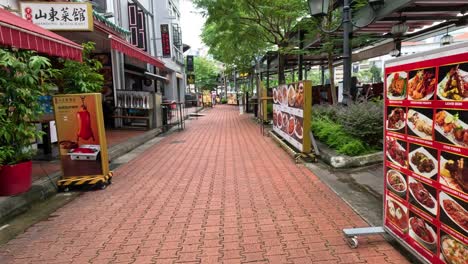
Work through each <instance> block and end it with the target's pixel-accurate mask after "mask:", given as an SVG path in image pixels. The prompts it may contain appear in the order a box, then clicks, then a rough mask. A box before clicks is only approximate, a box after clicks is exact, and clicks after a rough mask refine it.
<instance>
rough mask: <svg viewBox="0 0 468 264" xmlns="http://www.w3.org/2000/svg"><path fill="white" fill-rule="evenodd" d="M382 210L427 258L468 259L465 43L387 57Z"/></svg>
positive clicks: (392, 227) (392, 229) (390, 227)
mask: <svg viewBox="0 0 468 264" xmlns="http://www.w3.org/2000/svg"><path fill="white" fill-rule="evenodd" d="M385 78H386V82H385V91H384V96H385V136H384V141H385V148H384V151H385V174H384V175H385V192H384V193H385V198H384V206H385V210H384V212H385V215H384V226H385V228H386V230H387V231H389V233H391V234H392V235H393V236H395V237H397V238H399V239H398V240H399V241H400V242H401V243H403V244H404V245H405V246H406V247H407V248H409V249H410V250H411V251H413V253H415V255H416V256H418V257H419V258H420V259H421V260H423V261H425V262H427V263H448V264H452V263H468V246H467V243H468V47H467V46H466V45H453V46H450V47H445V48H441V49H440V50H435V51H431V52H430V53H425V54H420V55H413V56H408V57H403V58H400V59H397V60H393V61H390V62H388V63H387V65H386V69H385Z"/></svg>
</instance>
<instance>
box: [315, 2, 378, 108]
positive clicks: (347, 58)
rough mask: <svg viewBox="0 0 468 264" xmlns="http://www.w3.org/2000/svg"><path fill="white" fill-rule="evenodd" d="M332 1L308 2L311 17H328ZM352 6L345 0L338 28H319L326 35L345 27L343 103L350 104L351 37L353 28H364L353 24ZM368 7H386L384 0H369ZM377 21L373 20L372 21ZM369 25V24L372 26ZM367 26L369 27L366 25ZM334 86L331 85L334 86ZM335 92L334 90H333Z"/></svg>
mask: <svg viewBox="0 0 468 264" xmlns="http://www.w3.org/2000/svg"><path fill="white" fill-rule="evenodd" d="M330 1H333V0H308V5H309V12H310V14H311V16H313V17H317V18H323V17H324V16H326V15H328V13H329V10H328V9H329V7H330ZM351 4H352V0H343V18H342V20H341V23H340V25H338V27H337V28H335V29H332V30H326V29H323V28H321V27H320V26H319V28H320V30H321V31H323V32H325V33H332V32H335V31H337V30H338V29H339V28H340V27H341V26H343V56H342V58H343V103H344V104H348V103H349V100H350V91H351V72H352V46H351V36H352V34H353V26H355V27H364V26H357V25H355V24H354V23H353V21H352V18H351ZM368 5H369V6H370V8H371V10H372V11H373V12H375V10H377V9H379V8H380V7H382V6H383V5H384V0H368ZM374 19H375V14H374V18H372V21H371V22H370V23H372V22H373V20H374ZM370 23H369V24H370ZM369 24H368V25H369ZM365 26H367V25H365ZM332 85H334V84H332V83H331V84H330V86H332ZM332 92H333V90H332Z"/></svg>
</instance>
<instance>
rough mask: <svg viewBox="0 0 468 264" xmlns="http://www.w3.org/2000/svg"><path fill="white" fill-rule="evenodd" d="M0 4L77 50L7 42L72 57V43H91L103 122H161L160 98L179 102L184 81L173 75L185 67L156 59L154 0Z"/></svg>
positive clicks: (113, 124)
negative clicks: (177, 67)
mask: <svg viewBox="0 0 468 264" xmlns="http://www.w3.org/2000/svg"><path fill="white" fill-rule="evenodd" d="M0 4H1V5H2V6H4V7H7V8H8V11H9V12H11V13H13V14H15V15H17V16H21V17H22V18H23V21H24V22H26V23H29V22H32V24H36V25H38V26H39V27H42V28H43V29H44V31H47V32H49V33H51V34H55V35H58V36H60V37H62V38H63V39H66V40H68V41H70V42H72V43H74V44H75V46H76V47H77V48H78V50H80V52H75V53H72V52H70V51H69V50H71V47H69V46H70V45H71V44H69V45H68V46H67V45H64V47H67V48H58V47H57V48H55V49H54V51H56V52H54V53H53V54H50V53H52V52H49V53H46V52H44V51H43V50H42V49H37V48H36V49H35V47H22V46H19V45H16V44H15V45H11V46H15V47H19V48H26V49H28V48H31V49H33V50H37V51H38V52H39V53H44V54H48V55H52V56H57V54H56V53H57V52H58V53H59V54H58V55H61V57H64V58H71V59H73V58H75V57H77V56H78V53H80V56H81V47H80V46H78V45H76V44H82V43H86V42H94V43H95V50H94V52H93V58H95V59H98V60H99V61H100V62H101V63H102V65H103V68H102V70H101V74H103V76H104V79H105V84H104V87H103V90H102V94H103V109H104V119H105V123H106V127H108V128H137V129H138V128H146V129H151V128H155V127H160V126H161V125H162V109H161V103H162V101H163V100H169V101H178V102H183V99H184V91H185V82H183V81H180V82H178V80H179V78H174V77H175V76H176V75H177V76H178V77H180V78H182V80H183V78H184V77H183V76H184V75H183V67H180V71H174V70H171V69H168V68H167V67H166V65H165V63H164V62H163V61H162V60H161V59H160V58H161V57H162V51H159V50H158V47H162V46H163V45H162V44H158V41H159V42H161V41H162V40H161V38H158V37H157V36H158V34H159V36H160V28H161V27H159V26H158V24H157V21H158V20H157V19H156V16H155V15H154V14H153V11H154V10H156V8H155V6H154V5H155V3H154V2H153V1H145V2H143V1H136V0H135V1H127V0H103V1H93V3H92V4H91V3H89V2H86V3H85V2H76V1H73V2H72V1H60V2H58V1H27V2H22V1H9V0H8V1H7V0H0ZM2 11H4V12H7V11H6V10H2ZM52 32H53V33H52ZM7 44H8V43H7ZM52 47H53V46H52ZM62 53H63V54H62ZM68 53H71V54H70V55H68ZM182 61H183V60H182ZM173 82H176V83H175V84H174V83H173ZM177 89H179V90H178V91H177ZM172 90H174V91H172Z"/></svg>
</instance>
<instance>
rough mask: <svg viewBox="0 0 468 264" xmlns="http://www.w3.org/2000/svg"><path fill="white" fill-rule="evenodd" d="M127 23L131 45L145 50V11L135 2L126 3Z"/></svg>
mask: <svg viewBox="0 0 468 264" xmlns="http://www.w3.org/2000/svg"><path fill="white" fill-rule="evenodd" d="M128 24H129V30H130V32H131V35H130V36H131V39H130V41H131V43H132V45H134V46H136V47H138V48H140V49H142V50H144V51H146V50H147V47H146V20H145V13H144V12H143V11H142V10H141V9H140V8H138V6H137V5H136V4H131V3H129V4H128Z"/></svg>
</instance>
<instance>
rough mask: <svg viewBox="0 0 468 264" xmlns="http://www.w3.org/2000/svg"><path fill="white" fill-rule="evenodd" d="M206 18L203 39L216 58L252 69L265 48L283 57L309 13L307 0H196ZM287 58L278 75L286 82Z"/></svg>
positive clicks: (239, 66)
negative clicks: (300, 21) (296, 30)
mask: <svg viewBox="0 0 468 264" xmlns="http://www.w3.org/2000/svg"><path fill="white" fill-rule="evenodd" d="M194 3H195V4H196V6H197V7H199V8H201V9H202V10H204V11H203V13H204V15H205V16H206V17H207V21H206V23H205V27H204V31H203V34H202V38H203V40H204V42H205V43H206V44H207V45H208V46H209V47H210V52H211V53H212V54H213V55H214V56H215V58H216V59H218V60H220V61H222V62H224V63H226V64H232V65H234V66H236V67H237V69H238V70H245V69H246V68H250V67H251V65H252V62H253V61H254V60H255V58H256V57H258V56H259V55H262V54H264V52H265V51H266V50H275V49H277V50H278V51H279V52H280V58H283V59H284V57H283V56H282V55H284V54H285V53H286V50H287V49H288V48H290V43H291V37H292V33H293V32H294V31H295V27H296V25H297V23H298V21H299V20H300V18H302V17H304V16H305V15H307V13H308V11H307V1H305V0H195V1H194ZM283 65H284V60H283V61H281V62H280V65H279V67H280V69H279V76H280V77H279V78H280V82H284V68H283Z"/></svg>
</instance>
